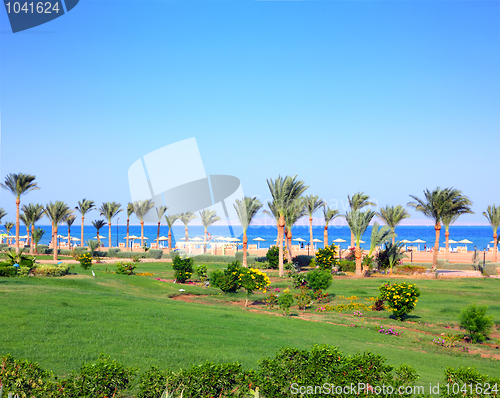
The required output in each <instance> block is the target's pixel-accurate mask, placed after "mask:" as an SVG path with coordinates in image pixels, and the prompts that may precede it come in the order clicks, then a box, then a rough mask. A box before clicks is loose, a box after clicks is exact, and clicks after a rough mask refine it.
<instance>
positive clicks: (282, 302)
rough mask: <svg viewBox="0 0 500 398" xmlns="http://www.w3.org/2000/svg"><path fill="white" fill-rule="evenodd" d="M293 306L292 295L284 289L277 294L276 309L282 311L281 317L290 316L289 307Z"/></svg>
mask: <svg viewBox="0 0 500 398" xmlns="http://www.w3.org/2000/svg"><path fill="white" fill-rule="evenodd" d="M292 305H293V294H292V293H291V292H290V289H288V288H286V289H284V290H283V291H282V292H280V293H279V294H278V307H279V309H280V310H282V311H283V315H287V316H288V315H289V314H290V307H291V306H292Z"/></svg>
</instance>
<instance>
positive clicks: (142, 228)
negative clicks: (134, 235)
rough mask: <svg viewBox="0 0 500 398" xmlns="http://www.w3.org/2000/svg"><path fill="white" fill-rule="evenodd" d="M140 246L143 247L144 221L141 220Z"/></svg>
mask: <svg viewBox="0 0 500 398" xmlns="http://www.w3.org/2000/svg"><path fill="white" fill-rule="evenodd" d="M141 247H144V221H142V220H141Z"/></svg>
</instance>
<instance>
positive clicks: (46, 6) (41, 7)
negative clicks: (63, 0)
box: [5, 1, 59, 14]
mask: <svg viewBox="0 0 500 398" xmlns="http://www.w3.org/2000/svg"><path fill="white" fill-rule="evenodd" d="M5 7H7V13H9V14H10V13H15V14H19V13H25V14H28V13H30V14H34V13H37V14H52V13H55V14H59V3H58V2H57V1H56V2H54V4H52V3H51V2H49V1H47V2H45V3H44V2H41V1H40V2H38V3H34V2H31V3H28V2H25V3H19V2H17V1H16V2H15V3H11V2H8V3H5Z"/></svg>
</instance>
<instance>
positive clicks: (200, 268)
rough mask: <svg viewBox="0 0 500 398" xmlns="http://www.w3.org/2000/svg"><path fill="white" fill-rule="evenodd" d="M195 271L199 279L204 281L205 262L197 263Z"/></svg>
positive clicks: (205, 274)
mask: <svg viewBox="0 0 500 398" xmlns="http://www.w3.org/2000/svg"><path fill="white" fill-rule="evenodd" d="M195 271H196V275H198V278H199V279H200V281H204V280H205V279H207V266H206V265H205V264H199V265H197V266H196V268H195Z"/></svg>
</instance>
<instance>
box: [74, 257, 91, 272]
mask: <svg viewBox="0 0 500 398" xmlns="http://www.w3.org/2000/svg"><path fill="white" fill-rule="evenodd" d="M76 260H77V261H78V262H79V263H80V265H81V266H82V268H83V269H85V270H87V269H89V268H90V267H92V256H91V255H90V253H83V254H80V255H79V256H78V257H77V258H76Z"/></svg>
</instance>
